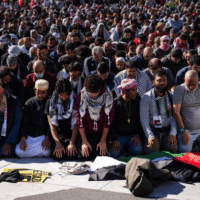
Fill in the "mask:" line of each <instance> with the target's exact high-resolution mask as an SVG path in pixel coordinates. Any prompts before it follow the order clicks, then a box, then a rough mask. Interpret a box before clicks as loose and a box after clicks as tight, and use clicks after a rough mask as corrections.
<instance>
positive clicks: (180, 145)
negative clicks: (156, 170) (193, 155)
mask: <svg viewBox="0 0 200 200" xmlns="http://www.w3.org/2000/svg"><path fill="white" fill-rule="evenodd" d="M188 135H189V137H190V140H189V142H188V144H187V145H184V144H183V143H182V141H181V133H178V135H177V140H178V150H179V152H180V153H182V152H190V151H192V147H193V144H194V142H195V141H196V142H197V145H198V147H199V148H200V133H195V134H189V133H188Z"/></svg>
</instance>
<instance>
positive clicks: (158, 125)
mask: <svg viewBox="0 0 200 200" xmlns="http://www.w3.org/2000/svg"><path fill="white" fill-rule="evenodd" d="M153 124H154V126H155V128H162V118H161V116H160V115H159V116H154V117H153Z"/></svg>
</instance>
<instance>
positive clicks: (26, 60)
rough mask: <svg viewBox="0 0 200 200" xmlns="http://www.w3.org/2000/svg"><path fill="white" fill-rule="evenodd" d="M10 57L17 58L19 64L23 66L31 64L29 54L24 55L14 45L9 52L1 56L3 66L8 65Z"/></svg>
mask: <svg viewBox="0 0 200 200" xmlns="http://www.w3.org/2000/svg"><path fill="white" fill-rule="evenodd" d="M9 55H14V56H17V59H18V62H19V63H20V64H21V65H25V66H27V65H28V63H29V62H30V57H29V56H28V55H27V54H25V53H23V52H22V51H21V49H20V48H19V47H18V46H17V45H12V46H11V47H9V49H8V52H7V53H5V54H4V55H2V56H1V65H3V66H5V65H6V63H7V57H8V56H9Z"/></svg>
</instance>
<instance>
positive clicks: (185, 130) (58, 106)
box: [0, 45, 200, 160]
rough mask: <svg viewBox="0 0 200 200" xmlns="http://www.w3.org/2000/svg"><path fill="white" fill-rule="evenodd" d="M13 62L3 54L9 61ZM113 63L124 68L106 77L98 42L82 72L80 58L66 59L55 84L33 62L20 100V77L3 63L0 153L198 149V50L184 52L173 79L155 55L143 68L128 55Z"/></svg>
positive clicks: (63, 155) (87, 156) (69, 155)
mask: <svg viewBox="0 0 200 200" xmlns="http://www.w3.org/2000/svg"><path fill="white" fill-rule="evenodd" d="M38 46H39V45H38ZM43 47H44V46H43ZM43 47H41V48H40V46H39V47H38V51H41V50H43V49H42V48H43ZM145 53H147V54H150V53H151V48H150V47H146V48H145V49H144V51H143V56H144V55H145ZM188 53H189V55H190V53H191V54H192V53H193V51H188ZM186 54H187V53H186ZM38 55H40V54H38ZM98 55H100V58H98ZM170 55H171V59H172V60H173V59H175V60H176V59H177V60H180V59H182V56H183V55H182V51H181V50H179V49H173V50H172V52H171V54H170ZM40 56H42V54H41V55H40ZM90 59H93V60H95V61H96V62H97V61H98V59H100V61H99V62H97V63H98V66H97V70H96V72H95V73H93V72H92V73H90V72H91V71H95V65H94V64H91V63H90ZM103 59H104V60H103ZM16 60H17V59H16V58H15V56H8V58H7V63H8V64H11V65H12V64H13V63H14V64H15V62H16ZM174 62H175V61H174ZM116 63H117V65H116V69H118V70H119V69H120V67H123V66H122V65H124V66H125V68H124V70H122V71H119V73H117V75H116V76H112V73H111V72H110V68H109V64H108V63H107V62H106V59H105V58H104V57H103V58H102V48H101V47H95V48H93V50H92V56H91V57H89V58H86V59H85V61H84V70H83V64H82V63H80V62H71V63H70V64H69V63H68V60H67V59H66V60H65V63H64V64H63V66H64V67H66V69H67V73H66V71H65V77H64V75H63V74H58V75H57V77H59V76H60V77H61V78H58V81H57V82H56V80H54V76H51V75H50V73H47V72H45V65H44V62H43V61H41V60H37V61H34V62H33V64H32V69H31V70H33V73H32V74H30V75H28V76H27V77H26V80H25V86H27V85H28V86H27V87H25V88H24V90H27V91H28V92H29V95H30V97H29V98H27V93H28V92H26V91H25V92H26V95H24V96H23V97H22V96H18V97H19V98H18V97H16V96H14V95H13V94H11V93H12V90H14V89H16V88H15V87H16V86H17V84H18V82H17V80H16V78H15V76H14V75H13V74H12V73H11V71H10V69H9V68H8V67H3V66H2V67H1V68H0V79H1V86H0V129H1V139H0V156H1V157H13V156H18V157H20V158H23V157H34V156H37V157H48V156H52V157H53V158H54V159H56V160H62V159H66V160H76V159H83V160H93V159H95V157H96V156H106V155H108V156H112V157H114V158H119V157H120V156H133V155H137V154H149V153H152V152H155V151H160V150H166V151H170V152H173V153H175V152H190V151H192V150H194V149H195V148H196V149H197V148H198V147H200V146H199V145H200V123H199V118H200V83H199V77H198V68H200V56H198V55H197V54H194V55H190V58H189V59H188V64H189V66H187V67H185V68H183V69H181V70H182V71H179V72H177V76H176V82H177V81H179V84H177V85H176V84H175V82H174V77H173V75H172V73H171V71H170V70H169V69H168V68H165V67H162V63H161V60H160V59H158V58H152V59H151V60H150V61H149V62H148V68H147V69H145V70H144V71H142V70H140V69H139V66H138V62H137V61H135V60H132V59H130V60H129V61H127V62H125V60H124V58H122V57H118V58H116ZM68 64H69V65H68ZM92 67H94V69H93V68H92ZM186 68H187V69H186ZM60 73H62V71H60ZM87 73H88V74H87ZM41 74H42V75H41ZM45 77H46V78H45ZM109 77H110V78H109ZM6 78H7V79H9V80H6ZM10 79H12V83H13V84H14V85H11V84H10V85H9V88H8V89H9V91H8V90H7V88H6V86H7V84H6V81H8V82H9V81H10ZM32 82H33V83H34V84H31V83H32ZM52 82H55V83H54V85H55V90H53V89H52V88H53V86H52ZM17 87H18V88H17V89H16V90H18V91H20V86H19V85H18V86H17ZM10 91H11V92H10ZM21 95H22V94H21ZM23 101H24V102H25V103H23Z"/></svg>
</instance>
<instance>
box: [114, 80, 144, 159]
mask: <svg viewBox="0 0 200 200" xmlns="http://www.w3.org/2000/svg"><path fill="white" fill-rule="evenodd" d="M118 89H120V90H121V95H120V96H118V97H117V98H116V99H115V101H114V102H115V106H114V108H115V109H114V118H113V122H112V126H111V129H110V134H111V140H112V141H113V142H112V150H111V156H112V157H115V158H117V157H119V156H120V155H121V153H122V152H123V151H124V149H125V148H126V147H127V150H128V153H129V155H130V156H133V155H135V154H141V153H142V142H141V140H140V136H141V134H142V126H141V124H140V111H139V108H140V101H139V100H138V99H136V96H137V83H136V80H135V79H129V78H127V79H124V80H122V82H121V85H119V86H118Z"/></svg>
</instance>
